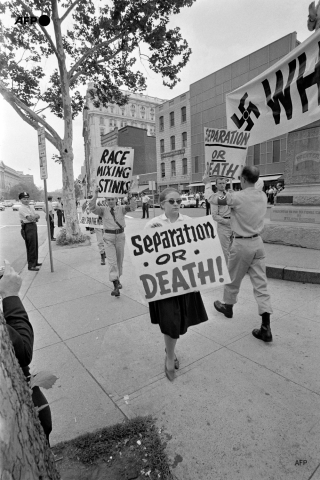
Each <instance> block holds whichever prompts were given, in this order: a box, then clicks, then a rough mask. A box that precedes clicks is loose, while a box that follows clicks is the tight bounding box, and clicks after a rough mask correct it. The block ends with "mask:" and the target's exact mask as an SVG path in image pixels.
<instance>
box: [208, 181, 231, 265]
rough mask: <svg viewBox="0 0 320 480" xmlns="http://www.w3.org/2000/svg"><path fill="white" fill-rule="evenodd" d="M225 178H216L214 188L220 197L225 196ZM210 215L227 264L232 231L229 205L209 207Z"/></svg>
mask: <svg viewBox="0 0 320 480" xmlns="http://www.w3.org/2000/svg"><path fill="white" fill-rule="evenodd" d="M226 184H227V179H226V178H222V177H221V178H217V179H216V186H217V191H218V193H219V195H220V196H225V195H226ZM211 195H212V190H211V189H210V196H211ZM211 214H212V217H213V219H214V220H215V221H216V222H217V225H218V229H217V231H218V237H219V240H220V243H221V247H222V251H223V253H224V257H225V259H226V263H227V264H228V256H229V250H230V245H231V236H232V230H231V225H230V216H231V210H230V207H229V205H211Z"/></svg>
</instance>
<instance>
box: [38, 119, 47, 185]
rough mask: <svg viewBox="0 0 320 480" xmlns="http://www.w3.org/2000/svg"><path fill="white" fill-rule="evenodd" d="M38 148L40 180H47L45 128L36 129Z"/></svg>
mask: <svg viewBox="0 0 320 480" xmlns="http://www.w3.org/2000/svg"><path fill="white" fill-rule="evenodd" d="M38 148H39V160H40V178H41V179H42V180H44V179H46V178H48V170H47V153H46V136H45V128H44V127H40V128H39V129H38Z"/></svg>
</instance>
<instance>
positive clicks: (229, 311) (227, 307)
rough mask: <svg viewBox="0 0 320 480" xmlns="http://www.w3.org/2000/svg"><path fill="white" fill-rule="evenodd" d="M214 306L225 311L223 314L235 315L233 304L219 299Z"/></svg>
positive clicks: (220, 310) (221, 311) (222, 311)
mask: <svg viewBox="0 0 320 480" xmlns="http://www.w3.org/2000/svg"><path fill="white" fill-rule="evenodd" d="M213 305H214V308H215V309H216V310H218V312H220V313H223V315H224V316H225V317H227V318H232V317H233V311H232V305H227V304H226V303H221V302H219V300H216V301H215V302H214V303H213Z"/></svg>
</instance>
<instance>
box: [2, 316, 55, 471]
mask: <svg viewBox="0 0 320 480" xmlns="http://www.w3.org/2000/svg"><path fill="white" fill-rule="evenodd" d="M0 347H1V364H0V405H1V409H0V478H1V479H6V480H59V479H60V475H59V473H58V472H57V469H56V465H55V462H54V458H53V455H52V452H51V450H50V448H49V445H48V442H47V440H46V437H45V435H44V433H43V429H42V426H41V424H40V421H39V419H38V415H37V413H36V410H35V407H34V405H33V402H32V398H31V390H30V389H29V387H28V384H27V382H26V379H25V376H24V375H23V372H22V370H21V368H20V366H19V364H18V361H17V359H16V357H15V354H14V351H13V348H12V344H11V341H10V338H9V335H8V332H7V329H6V327H5V320H4V318H3V314H2V312H0Z"/></svg>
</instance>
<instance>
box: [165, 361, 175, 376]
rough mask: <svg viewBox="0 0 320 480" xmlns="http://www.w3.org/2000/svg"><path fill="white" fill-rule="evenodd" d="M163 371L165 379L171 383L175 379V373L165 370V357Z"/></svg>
mask: <svg viewBox="0 0 320 480" xmlns="http://www.w3.org/2000/svg"><path fill="white" fill-rule="evenodd" d="M164 371H165V374H166V377H167V379H168V380H170V382H173V380H174V378H175V371H174V370H168V369H167V356H166V357H165V359H164Z"/></svg>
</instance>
